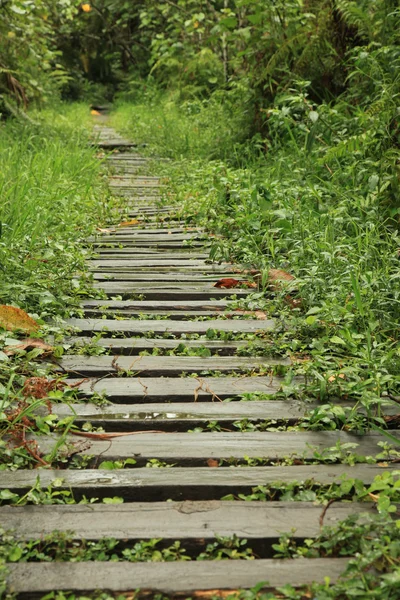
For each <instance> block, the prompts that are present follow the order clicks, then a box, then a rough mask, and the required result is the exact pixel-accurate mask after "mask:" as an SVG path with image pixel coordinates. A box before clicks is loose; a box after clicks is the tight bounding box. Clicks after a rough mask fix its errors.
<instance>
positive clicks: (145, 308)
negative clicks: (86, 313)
mask: <svg viewBox="0 0 400 600" xmlns="http://www.w3.org/2000/svg"><path fill="white" fill-rule="evenodd" d="M81 306H82V307H83V308H95V307H98V306H104V307H107V308H110V309H116V310H117V309H123V310H142V312H152V311H156V310H182V311H184V312H186V311H192V310H210V311H212V312H213V311H220V310H222V311H223V310H226V309H227V308H229V306H231V303H230V302H229V301H227V300H184V301H183V302H180V301H179V300H176V301H174V300H157V301H156V302H153V301H151V300H83V301H82V302H81Z"/></svg>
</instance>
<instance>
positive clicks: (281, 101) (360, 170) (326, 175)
mask: <svg viewBox="0 0 400 600" xmlns="http://www.w3.org/2000/svg"><path fill="white" fill-rule="evenodd" d="M302 86H304V82H300V84H299V90H298V91H296V90H292V93H291V94H285V95H283V96H282V97H280V98H278V99H277V102H276V104H275V106H272V107H271V110H270V111H269V114H268V131H269V134H268V136H267V137H265V138H264V139H263V140H260V139H259V137H256V138H253V139H249V140H248V141H247V143H243V141H242V133H243V131H242V130H237V129H235V127H236V126H237V124H238V122H239V120H237V121H235V118H234V117H233V118H232V120H231V123H235V126H232V131H231V134H230V136H231V137H230V138H229V139H230V142H229V143H227V142H226V144H225V145H224V144H222V145H221V146H220V153H219V155H218V153H217V152H216V151H215V150H214V149H215V148H216V147H217V146H218V145H219V144H220V142H219V141H218V140H219V139H220V131H221V129H222V130H225V129H226V128H227V125H226V123H225V122H224V123H222V124H220V123H218V122H217V121H218V119H216V114H217V113H216V112H215V110H214V104H213V103H212V102H211V103H210V102H207V103H204V104H203V108H202V110H201V111H200V113H199V114H201V115H202V119H203V120H205V121H207V118H208V122H209V124H210V127H209V128H206V131H208V134H207V135H208V136H209V137H206V136H205V135H203V136H201V135H199V137H198V138H197V140H196V142H193V144H195V143H196V144H198V146H199V148H198V149H196V150H194V147H195V146H192V148H191V149H189V151H187V152H184V151H183V146H180V145H179V143H178V141H179V140H183V139H184V138H185V132H186V134H187V136H190V135H191V133H190V132H191V130H192V129H193V127H195V126H197V119H198V116H197V115H193V116H190V115H187V108H186V107H185V106H184V107H183V108H182V109H180V108H179V106H175V107H174V109H173V110H172V109H171V108H170V107H169V106H167V107H166V105H165V103H164V104H163V103H162V102H160V103H159V104H158V107H157V109H156V111H155V112H153V111H152V110H151V108H149V107H146V106H144V105H143V104H142V103H140V104H139V105H132V106H126V105H125V106H123V107H121V108H120V109H119V110H118V111H117V114H116V116H115V117H114V119H115V123H117V124H119V125H120V126H124V127H125V129H127V130H128V131H129V132H130V135H131V136H132V137H136V136H137V135H138V136H139V138H140V140H144V139H145V141H146V142H147V143H148V144H150V146H151V151H152V152H154V153H158V154H159V155H160V156H163V155H164V156H170V157H171V158H174V161H171V162H167V163H164V166H163V167H162V166H161V165H160V166H159V169H160V168H163V169H164V171H165V173H166V174H167V175H168V176H169V177H170V179H171V182H172V186H173V187H174V190H175V192H176V199H177V202H178V203H179V204H180V206H181V207H182V208H183V211H184V212H185V214H186V215H187V216H188V217H190V216H192V219H193V220H195V221H197V222H200V223H202V224H203V225H204V226H205V227H206V228H207V229H209V230H211V231H213V232H214V233H217V234H220V235H217V236H216V237H215V238H213V239H214V242H213V246H212V257H213V258H216V259H223V260H225V259H231V258H233V259H235V260H237V261H240V262H241V263H243V264H245V265H247V266H248V267H251V268H256V269H260V270H261V272H262V277H261V280H262V281H264V282H265V281H267V278H268V277H267V276H268V270H269V269H270V268H275V269H276V268H278V269H283V270H286V271H289V272H290V273H291V274H292V275H294V276H295V278H296V286H297V288H298V290H299V296H300V297H301V306H300V307H297V308H295V309H293V307H291V306H290V305H288V304H287V303H285V298H284V296H285V294H284V293H281V294H279V292H278V293H277V294H275V297H274V298H271V295H270V294H268V290H267V297H268V296H269V297H270V305H269V306H270V308H269V310H270V311H271V313H272V314H274V315H275V316H276V318H278V319H284V320H285V327H286V329H285V331H284V332H283V333H282V335H281V336H277V337H276V339H275V342H274V343H275V344H276V350H278V351H281V352H286V353H288V354H290V355H293V354H295V355H297V354H300V355H303V354H305V355H306V356H307V357H308V360H307V361H306V362H304V363H302V367H301V369H302V370H303V371H304V372H305V371H309V372H313V374H314V376H315V378H314V381H317V384H318V385H320V387H319V390H318V393H319V395H320V397H322V398H323V397H325V396H326V394H327V393H328V392H329V389H330V390H331V392H330V393H333V392H335V393H337V394H339V395H340V394H341V393H343V394H344V395H347V396H349V395H351V396H355V397H358V396H360V397H362V398H366V401H367V403H371V402H373V401H374V399H377V398H378V397H380V395H381V393H382V391H383V390H391V391H392V392H394V391H398V390H399V389H400V375H399V374H400V352H399V350H398V341H399V321H400V289H399V286H398V279H399V257H398V248H399V247H400V234H399V230H398V221H397V219H398V209H397V208H396V202H397V201H398V173H397V171H396V167H395V164H394V162H393V159H392V154H393V151H392V149H391V148H390V144H391V143H393V140H391V139H390V138H388V136H387V130H386V129H385V127H383V124H385V119H386V118H387V117H386V115H382V114H380V113H374V114H373V116H371V113H370V112H369V111H368V104H367V103H366V107H365V108H364V107H363V109H361V108H360V107H359V106H358V105H357V104H356V103H354V105H351V104H350V103H349V98H344V99H339V100H338V101H337V102H336V104H335V105H329V104H321V105H319V106H318V107H317V106H315V105H314V106H313V104H312V103H311V102H310V101H309V99H308V97H307V93H306V91H305V90H304V87H302ZM351 93H353V94H354V96H356V94H357V90H355V91H354V90H351V91H350V92H349V93H348V96H349V97H350V98H351ZM378 94H379V89H377V95H378ZM373 102H374V97H373V96H371V98H370V99H369V103H373ZM311 109H312V110H313V111H314V112H315V113H316V112H317V111H318V118H317V120H316V117H315V114H313V115H312V118H313V119H314V122H313V121H312V119H311V118H310V116H309V114H310V111H311ZM163 111H165V112H166V114H167V120H166V123H167V127H168V129H169V132H168V133H167V132H165V133H164V134H163V135H166V136H167V135H168V136H169V139H170V140H171V141H170V143H169V145H167V144H166V143H165V141H163V140H160V137H159V136H158V135H157V133H156V131H157V128H158V127H159V124H160V122H161V120H162V115H163ZM238 119H239V117H238ZM315 121H316V122H317V123H318V129H317V128H315V127H314V125H315ZM235 131H236V136H235ZM365 132H369V133H368V135H366V136H365V135H364V133H365ZM146 135H147V137H146ZM311 138H313V143H311V142H310V139H311ZM164 139H166V138H164ZM349 140H351V144H350V141H349ZM346 144H347V146H348V148H347V150H346ZM261 147H262V149H263V152H260V149H261ZM310 358H311V360H309V359H310ZM341 371H344V373H343V377H342V378H340V379H337V378H336V375H335V373H336V374H337V373H338V372H341ZM321 373H324V376H321ZM325 374H326V375H325ZM330 377H331V380H330V382H331V383H329V378H330ZM309 380H310V379H309ZM327 380H328V385H327V384H326V381H327ZM318 382H320V384H319V383H318ZM332 382H333V383H332ZM338 387H341V388H342V391H340V390H338ZM326 390H328V392H327V391H326ZM344 390H345V391H344Z"/></svg>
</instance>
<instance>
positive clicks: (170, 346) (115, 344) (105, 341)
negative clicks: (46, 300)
mask: <svg viewBox="0 0 400 600" xmlns="http://www.w3.org/2000/svg"><path fill="white" fill-rule="evenodd" d="M179 343H180V341H179V340H168V339H146V338H111V337H101V338H100V339H98V340H96V342H93V338H91V337H89V336H87V337H85V336H83V337H80V336H75V337H66V338H64V341H63V344H64V345H67V346H69V347H70V348H71V351H74V349H75V348H83V347H84V346H86V345H88V344H90V345H92V344H95V346H97V347H100V348H105V349H106V350H107V351H111V352H112V353H114V354H125V355H129V356H135V355H137V354H139V353H140V352H143V351H148V352H151V351H152V350H153V349H154V348H159V349H161V350H174V349H176V348H178V346H179ZM182 343H183V344H184V346H185V347H187V348H208V350H210V352H211V354H218V355H219V356H232V355H233V354H235V352H236V351H237V349H238V348H240V347H242V348H243V347H245V346H246V342H244V341H243V342H224V341H212V340H185V341H184V342H182Z"/></svg>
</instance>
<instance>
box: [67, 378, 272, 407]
mask: <svg viewBox="0 0 400 600" xmlns="http://www.w3.org/2000/svg"><path fill="white" fill-rule="evenodd" d="M67 381H68V380H67ZM72 383H76V382H75V381H74V380H72ZM281 385H282V380H281V379H279V378H278V377H260V376H257V377H256V376H253V377H229V376H226V377H204V376H201V377H200V378H195V377H186V378H182V377H180V378H176V379H172V378H168V379H165V378H163V377H148V378H146V381H145V384H144V382H141V380H140V377H139V378H137V377H136V378H135V377H120V378H116V379H115V378H113V379H109V378H104V379H101V380H99V381H98V380H97V379H93V380H86V381H84V382H82V383H81V385H79V386H78V388H76V389H77V390H79V392H80V393H81V394H84V395H91V394H92V393H93V392H98V393H102V394H105V395H106V396H107V397H108V399H109V400H112V401H113V402H117V403H121V402H124V401H125V400H126V401H127V402H143V401H145V402H159V401H163V400H165V399H166V398H168V400H169V401H170V402H173V401H175V400H176V401H178V402H183V401H188V402H193V401H194V400H195V397H197V398H198V401H200V402H201V401H209V400H211V399H212V398H213V395H216V396H218V397H219V398H221V399H223V400H224V399H226V398H237V397H238V396H239V395H241V394H245V393H247V392H260V393H263V394H267V395H271V394H276V392H278V391H279V389H280V387H281ZM166 386H168V388H166Z"/></svg>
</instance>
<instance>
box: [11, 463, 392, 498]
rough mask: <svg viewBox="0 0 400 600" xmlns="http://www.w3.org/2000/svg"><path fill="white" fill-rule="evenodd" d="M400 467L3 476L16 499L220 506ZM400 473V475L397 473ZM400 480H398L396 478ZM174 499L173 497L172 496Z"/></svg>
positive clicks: (366, 477)
mask: <svg viewBox="0 0 400 600" xmlns="http://www.w3.org/2000/svg"><path fill="white" fill-rule="evenodd" d="M396 470H397V466H396V465H395V464H393V465H389V466H388V467H385V468H384V469H383V468H382V467H378V466H376V465H356V466H354V467H349V466H348V465H298V466H281V467H273V466H271V467H251V468H245V467H218V468H205V467H190V468H182V467H169V468H168V469H162V468H158V469H152V468H146V467H145V468H134V469H115V470H112V471H110V470H108V469H77V470H65V469H62V470H60V469H55V470H49V469H43V468H40V469H35V470H34V471H32V470H18V471H15V472H8V471H3V472H2V476H1V479H0V490H4V489H9V490H11V491H13V492H15V493H19V494H20V493H24V492H25V491H26V490H27V489H30V488H32V487H33V486H34V485H35V483H36V482H37V479H38V478H39V480H40V485H41V487H42V488H46V487H48V486H51V485H52V482H53V481H54V480H55V479H57V480H58V488H60V489H72V490H73V492H74V494H77V493H80V494H82V495H88V494H93V493H95V494H97V495H99V496H100V497H104V496H107V495H109V494H110V493H111V491H112V490H114V491H115V492H113V493H116V494H117V492H118V495H122V494H123V496H124V498H125V501H133V500H136V501H140V502H145V501H146V502H147V501H151V500H154V499H157V497H158V499H159V500H160V499H164V498H165V499H167V498H172V494H174V496H175V499H177V498H178V497H179V499H180V497H181V495H184V496H185V497H187V498H188V499H189V500H196V499H202V500H205V499H210V500H219V499H220V498H221V497H222V496H224V495H226V494H229V493H231V494H235V495H237V494H239V493H246V492H247V491H248V490H250V489H251V488H252V487H255V486H258V485H271V486H274V485H277V484H282V483H293V482H298V483H299V484H303V483H305V482H314V483H315V484H319V485H331V484H332V483H338V484H340V483H341V482H342V481H343V477H348V478H350V479H358V480H360V481H362V482H364V483H365V484H367V485H369V484H371V483H372V481H373V480H374V478H375V477H376V476H379V475H382V473H384V472H385V471H386V472H387V471H389V472H393V473H395V472H396ZM397 472H398V470H397ZM395 478H398V476H396V475H395ZM60 480H61V482H60ZM168 494H169V495H168Z"/></svg>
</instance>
